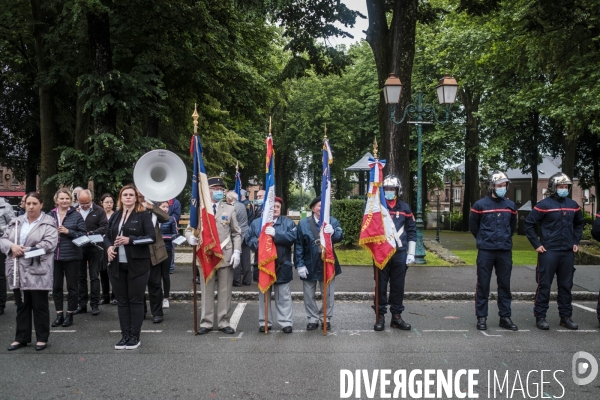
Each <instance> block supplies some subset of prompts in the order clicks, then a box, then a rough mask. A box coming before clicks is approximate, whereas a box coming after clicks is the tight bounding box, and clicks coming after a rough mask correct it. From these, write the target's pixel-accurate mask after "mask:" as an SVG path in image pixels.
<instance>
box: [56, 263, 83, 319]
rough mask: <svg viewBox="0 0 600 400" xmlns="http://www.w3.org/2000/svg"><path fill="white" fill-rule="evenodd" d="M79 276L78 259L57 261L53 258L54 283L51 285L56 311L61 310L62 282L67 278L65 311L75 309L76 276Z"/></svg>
mask: <svg viewBox="0 0 600 400" xmlns="http://www.w3.org/2000/svg"><path fill="white" fill-rule="evenodd" d="M78 276H79V260H72V261H59V260H54V285H52V298H53V299H54V308H56V312H59V311H62V310H63V301H64V300H63V283H64V279H65V278H66V280H67V292H68V293H69V295H68V297H67V311H70V312H73V311H75V310H76V309H77V297H78V295H77V278H78Z"/></svg>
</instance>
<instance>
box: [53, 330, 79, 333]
mask: <svg viewBox="0 0 600 400" xmlns="http://www.w3.org/2000/svg"><path fill="white" fill-rule="evenodd" d="M50 332H52V333H73V332H77V331H65V330H62V329H61V330H51V331H50Z"/></svg>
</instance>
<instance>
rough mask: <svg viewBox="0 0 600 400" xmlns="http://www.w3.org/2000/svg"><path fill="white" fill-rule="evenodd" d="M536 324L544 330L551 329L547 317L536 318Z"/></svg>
mask: <svg viewBox="0 0 600 400" xmlns="http://www.w3.org/2000/svg"><path fill="white" fill-rule="evenodd" d="M535 326H537V327H538V329H541V330H543V331H547V330H548V329H550V325H548V323H547V322H546V318H536V319H535Z"/></svg>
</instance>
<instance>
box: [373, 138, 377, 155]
mask: <svg viewBox="0 0 600 400" xmlns="http://www.w3.org/2000/svg"><path fill="white" fill-rule="evenodd" d="M373 158H377V138H375V139H373Z"/></svg>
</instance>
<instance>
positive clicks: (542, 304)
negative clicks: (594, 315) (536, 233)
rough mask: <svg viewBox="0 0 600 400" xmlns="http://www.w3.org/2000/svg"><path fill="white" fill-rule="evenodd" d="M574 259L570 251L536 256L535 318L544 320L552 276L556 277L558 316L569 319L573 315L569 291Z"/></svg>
mask: <svg viewBox="0 0 600 400" xmlns="http://www.w3.org/2000/svg"><path fill="white" fill-rule="evenodd" d="M574 258H575V255H574V253H573V251H571V250H569V251H553V250H548V251H546V252H545V253H540V254H538V265H537V269H536V275H535V278H536V282H537V284H538V287H537V291H536V293H535V302H534V307H533V315H535V317H537V318H546V312H547V311H548V303H549V302H550V288H551V287H552V281H553V280H554V275H556V284H557V286H558V297H557V303H558V314H559V316H561V317H570V316H572V315H573V305H572V304H571V301H572V300H573V296H572V295H571V289H572V288H573V275H574V274H575V267H574V266H573V260H574Z"/></svg>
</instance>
